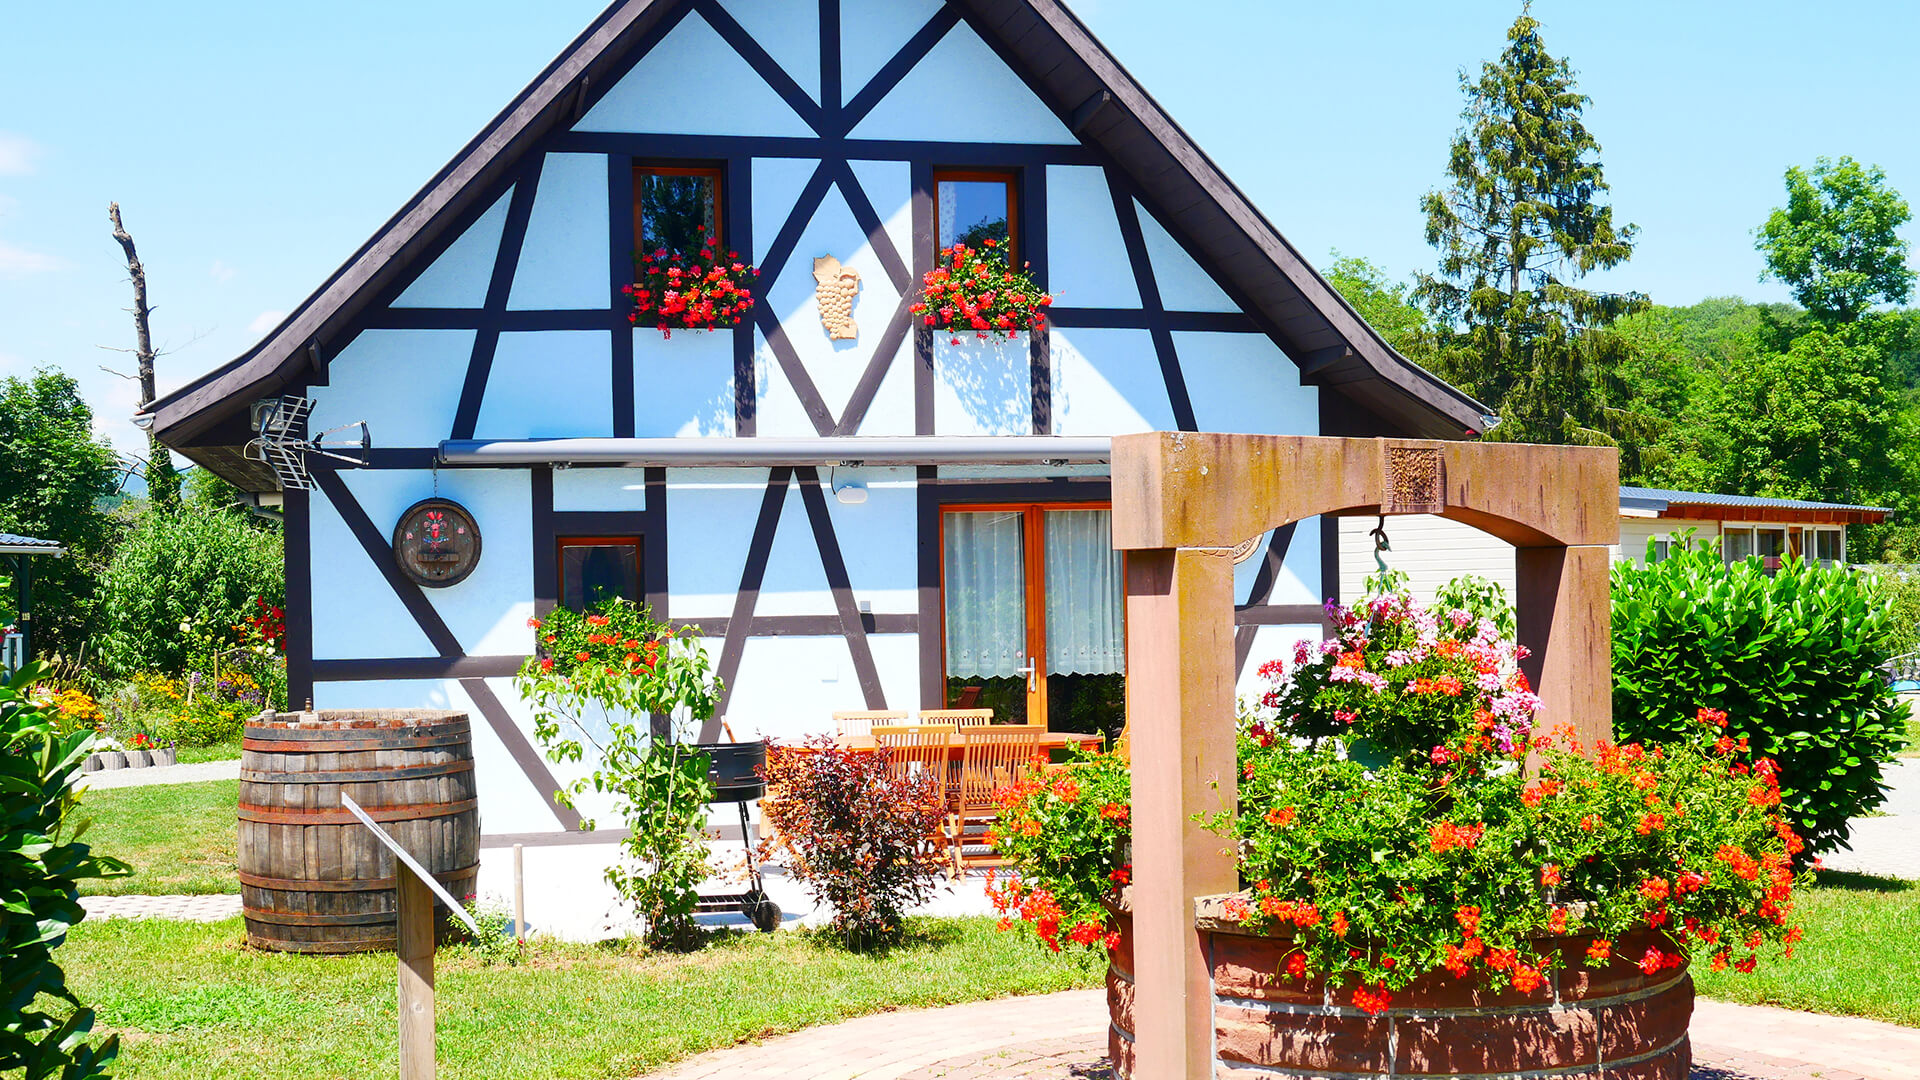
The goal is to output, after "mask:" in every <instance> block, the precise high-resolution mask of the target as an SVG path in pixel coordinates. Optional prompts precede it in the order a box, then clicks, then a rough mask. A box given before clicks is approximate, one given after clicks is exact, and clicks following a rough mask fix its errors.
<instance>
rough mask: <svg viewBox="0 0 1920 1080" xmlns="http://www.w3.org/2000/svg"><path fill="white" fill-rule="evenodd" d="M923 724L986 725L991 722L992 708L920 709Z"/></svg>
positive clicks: (964, 726)
mask: <svg viewBox="0 0 1920 1080" xmlns="http://www.w3.org/2000/svg"><path fill="white" fill-rule="evenodd" d="M920 722H921V723H923V724H952V725H953V726H955V727H959V728H970V727H986V726H987V725H988V724H991V723H993V710H992V709H921V710H920Z"/></svg>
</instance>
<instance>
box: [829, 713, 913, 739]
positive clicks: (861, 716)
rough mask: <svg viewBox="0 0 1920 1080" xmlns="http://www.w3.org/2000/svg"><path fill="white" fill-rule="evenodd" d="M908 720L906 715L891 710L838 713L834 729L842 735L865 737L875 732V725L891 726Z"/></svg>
mask: <svg viewBox="0 0 1920 1080" xmlns="http://www.w3.org/2000/svg"><path fill="white" fill-rule="evenodd" d="M906 718H907V714H906V713H904V712H898V711H894V710H890V709H882V710H870V711H865V712H837V713H834V714H833V727H834V730H835V732H837V733H838V734H841V735H865V734H868V733H869V732H871V731H872V730H873V726H874V725H875V724H891V723H896V722H899V721H902V720H905V719H906Z"/></svg>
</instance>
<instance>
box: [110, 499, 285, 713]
mask: <svg viewBox="0 0 1920 1080" xmlns="http://www.w3.org/2000/svg"><path fill="white" fill-rule="evenodd" d="M286 592H287V585H286V576H285V572H284V570H283V569H282V566H281V561H280V535H279V534H278V533H276V532H273V531H271V530H268V529H265V528H262V527H256V526H255V525H253V524H251V523H250V521H249V519H248V518H246V517H245V516H242V515H239V514H234V513H228V512H224V511H213V512H209V511H203V510H195V509H191V508H189V509H183V510H180V511H179V512H177V513H172V514H159V513H149V514H147V515H146V516H145V517H143V518H142V519H141V521H140V523H139V524H138V525H136V526H135V527H134V530H133V532H132V533H130V534H129V535H128V536H127V539H126V541H125V542H124V543H122V544H121V545H120V548H119V550H118V551H116V552H115V553H114V556H113V562H112V564H111V565H109V566H108V567H107V572H106V575H105V577H104V578H102V579H101V582H100V591H99V628H100V637H99V642H100V646H99V650H100V651H99V659H100V662H101V663H102V664H104V665H105V666H106V667H107V668H108V669H109V670H111V671H113V672H115V673H117V674H120V675H133V674H135V673H138V672H144V671H157V672H161V673H163V674H168V675H173V674H178V673H180V672H182V671H185V670H186V669H187V667H188V666H189V664H191V663H192V662H194V661H195V660H196V659H197V658H196V657H195V656H194V655H193V653H194V651H195V644H194V642H195V636H194V635H192V634H190V633H188V632H187V631H185V630H183V624H185V625H190V626H193V627H198V628H201V629H202V630H203V631H208V630H209V628H211V630H210V632H215V633H217V634H218V635H219V636H220V637H221V638H222V639H223V640H224V638H226V637H228V636H232V634H231V633H230V632H232V631H233V630H234V628H235V627H239V626H241V625H243V623H244V620H246V619H247V618H249V617H250V616H254V615H256V614H257V613H258V611H259V608H258V607H257V606H256V604H255V600H256V599H262V600H265V601H266V602H267V603H268V604H271V605H275V606H278V605H282V604H284V603H285V602H286Z"/></svg>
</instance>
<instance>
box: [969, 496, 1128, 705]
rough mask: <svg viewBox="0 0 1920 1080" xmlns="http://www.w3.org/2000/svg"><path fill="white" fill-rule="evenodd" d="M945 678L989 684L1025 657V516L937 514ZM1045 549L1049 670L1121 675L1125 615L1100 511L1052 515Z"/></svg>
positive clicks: (1015, 669)
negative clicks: (942, 538)
mask: <svg viewBox="0 0 1920 1080" xmlns="http://www.w3.org/2000/svg"><path fill="white" fill-rule="evenodd" d="M944 517H945V534H946V553H945V556H944V558H945V561H946V636H947V645H946V653H947V674H948V675H949V676H953V677H958V678H974V679H993V678H1006V677H1012V676H1016V675H1018V674H1020V669H1021V668H1022V667H1023V666H1025V663H1026V653H1027V641H1026V639H1027V620H1026V588H1027V581H1026V542H1025V534H1026V529H1025V518H1024V515H1023V514H1021V513H1020V512H1019V511H1017V510H990V511H963V512H955V513H949V514H946V515H944ZM1043 531H1044V536H1045V543H1046V548H1045V550H1046V560H1045V561H1046V620H1047V656H1046V671H1047V672H1049V673H1051V674H1058V675H1106V674H1119V673H1122V672H1124V671H1126V640H1127V639H1126V607H1125V600H1124V598H1123V596H1122V590H1121V579H1120V567H1121V563H1120V553H1119V552H1117V551H1114V550H1113V515H1112V513H1111V512H1110V511H1107V510H1049V511H1046V516H1045V524H1044V526H1043Z"/></svg>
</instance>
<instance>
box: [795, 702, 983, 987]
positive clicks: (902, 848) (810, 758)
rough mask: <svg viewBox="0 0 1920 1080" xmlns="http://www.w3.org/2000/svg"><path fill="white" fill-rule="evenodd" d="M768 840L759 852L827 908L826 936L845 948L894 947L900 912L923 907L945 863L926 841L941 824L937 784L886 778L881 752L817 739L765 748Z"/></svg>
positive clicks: (930, 778) (923, 775) (921, 775)
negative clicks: (782, 863) (773, 857)
mask: <svg viewBox="0 0 1920 1080" xmlns="http://www.w3.org/2000/svg"><path fill="white" fill-rule="evenodd" d="M766 780H767V787H768V795H769V797H768V798H767V800H766V801H765V802H763V803H761V804H760V805H761V811H762V813H764V814H765V815H766V820H767V823H768V824H770V825H772V826H773V829H774V835H773V836H772V837H769V838H768V839H767V840H765V841H763V842H762V848H761V850H762V851H763V852H764V853H766V854H772V852H773V851H775V850H781V851H784V852H785V853H786V868H787V872H788V873H790V874H792V875H793V876H794V878H795V879H796V880H798V881H799V882H800V883H801V884H803V885H805V886H806V887H807V890H808V891H809V892H811V893H812V894H813V896H814V898H815V900H817V901H820V902H823V903H826V904H828V905H830V906H831V907H832V908H833V924H832V925H833V932H834V933H835V934H837V935H839V937H840V938H841V940H842V941H844V942H845V943H846V945H847V946H848V947H849V948H853V949H865V948H870V947H874V946H880V945H887V944H891V943H892V942H894V941H897V940H898V938H899V936H900V932H901V929H902V927H903V926H904V925H905V924H904V922H903V917H904V914H905V912H906V910H907V909H908V908H909V907H911V906H913V905H914V904H918V903H924V902H925V901H926V900H927V899H929V898H930V897H931V896H932V895H933V893H934V889H935V885H936V882H935V875H937V874H938V873H939V872H940V870H941V869H942V868H943V867H944V866H945V865H946V860H945V858H944V857H943V856H942V854H941V851H940V849H939V846H938V845H937V844H934V843H932V842H931V840H930V838H931V837H933V836H934V835H935V834H936V830H938V829H939V827H940V823H941V821H942V820H943V819H944V818H945V817H946V806H945V791H944V790H943V789H944V786H945V785H944V783H943V782H942V780H941V779H939V778H937V777H936V776H935V775H934V774H933V773H930V772H915V773H914V774H912V775H910V776H900V775H895V774H894V773H893V772H892V770H891V768H890V766H889V764H888V759H887V755H886V754H885V753H862V752H856V751H852V750H846V749H842V748H840V747H838V746H835V745H834V743H833V740H831V739H826V738H822V739H818V740H815V741H813V742H812V743H810V744H809V745H807V746H804V747H772V748H769V751H768V754H767V764H766Z"/></svg>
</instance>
